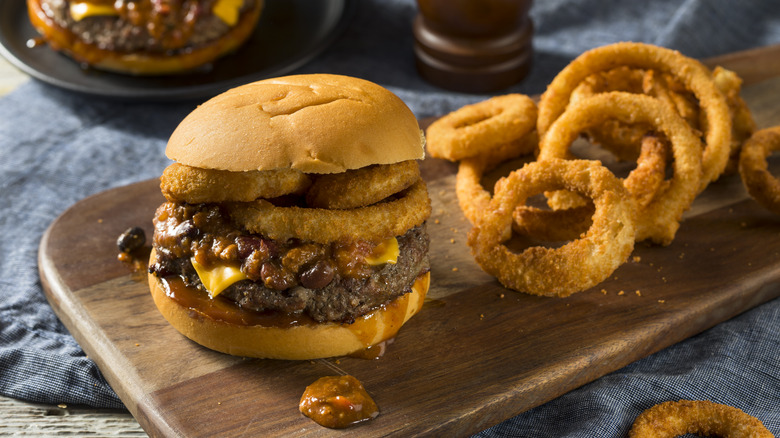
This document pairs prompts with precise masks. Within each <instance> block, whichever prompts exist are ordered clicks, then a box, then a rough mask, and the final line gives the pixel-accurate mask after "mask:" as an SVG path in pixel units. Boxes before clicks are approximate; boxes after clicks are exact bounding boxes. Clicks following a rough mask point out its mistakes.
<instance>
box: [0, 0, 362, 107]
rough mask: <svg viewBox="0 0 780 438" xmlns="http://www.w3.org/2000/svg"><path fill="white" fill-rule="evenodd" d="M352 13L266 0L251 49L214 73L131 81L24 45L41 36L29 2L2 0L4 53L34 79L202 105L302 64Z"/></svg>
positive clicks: (318, 3) (342, 4)
mask: <svg viewBox="0 0 780 438" xmlns="http://www.w3.org/2000/svg"><path fill="white" fill-rule="evenodd" d="M354 10H355V1H354V0H266V1H265V7H264V9H263V13H262V16H261V18H260V23H259V24H258V26H257V30H256V31H255V33H254V34H253V35H252V36H251V37H250V39H249V40H248V41H247V43H246V44H245V45H244V46H242V47H241V48H240V49H239V50H238V51H236V52H235V53H233V54H231V55H228V56H226V57H224V58H221V59H218V60H217V61H216V62H215V63H214V65H213V66H212V68H211V69H210V70H208V71H204V72H196V73H191V74H186V75H175V76H128V75H121V74H114V73H108V72H103V71H99V70H95V69H90V68H86V69H85V68H82V67H81V66H80V65H79V64H78V63H76V62H74V61H72V60H71V59H70V58H67V57H66V56H64V55H62V54H60V53H57V52H55V51H53V50H51V49H50V48H49V47H48V46H46V45H40V46H38V47H34V48H29V47H27V41H28V40H30V39H32V38H35V37H37V36H38V33H37V32H36V31H35V29H34V28H33V27H32V25H31V24H30V21H29V19H28V16H27V6H26V3H25V1H24V0H0V54H2V55H3V56H4V57H5V58H7V59H8V61H9V62H11V63H12V64H14V65H15V66H16V67H17V68H19V69H20V70H22V71H24V72H25V73H27V74H29V75H30V76H32V77H34V78H36V79H39V80H41V81H43V82H46V83H49V84H52V85H55V86H58V87H62V88H66V89H69V90H73V91H78V92H81V93H87V94H92V95H98V96H106V97H114V98H121V99H123V100H138V101H162V100H171V99H191V98H193V99H194V98H197V99H203V98H207V97H211V96H214V95H216V94H219V93H221V92H222V91H225V90H227V89H229V88H232V87H234V86H237V85H240V84H244V83H246V82H251V81H254V80H258V79H262V78H267V77H274V76H279V75H282V74H284V73H287V72H289V71H291V70H294V69H296V68H298V67H300V66H302V65H303V64H305V63H306V62H308V61H310V60H311V59H312V58H314V57H315V56H316V55H318V54H319V53H320V52H322V50H324V49H325V48H326V47H327V46H328V45H330V43H332V42H333V41H334V40H335V38H336V37H337V36H338V34H339V33H340V31H341V30H343V29H344V27H345V26H346V24H347V22H348V21H349V19H350V18H351V16H352V14H353V12H354Z"/></svg>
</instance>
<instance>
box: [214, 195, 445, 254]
mask: <svg viewBox="0 0 780 438" xmlns="http://www.w3.org/2000/svg"><path fill="white" fill-rule="evenodd" d="M226 207H227V210H228V213H229V214H230V216H231V217H232V219H233V220H234V221H236V223H238V224H239V225H240V226H242V227H244V228H245V229H246V230H247V231H249V232H250V233H255V234H261V235H263V236H265V237H268V238H269V239H274V240H287V239H293V238H298V239H301V240H308V241H312V242H317V243H331V242H336V241H339V240H347V241H350V240H369V241H379V240H384V239H387V238H390V237H394V236H400V235H402V234H404V233H405V232H406V231H407V230H409V229H410V228H413V227H415V226H417V225H420V224H422V223H423V222H424V221H425V220H426V219H427V218H428V216H430V214H431V202H430V199H428V191H427V189H426V187H425V182H423V180H422V179H418V180H417V182H416V183H414V184H413V185H412V186H411V187H409V188H408V189H406V190H405V191H403V192H402V193H400V194H399V197H398V199H395V200H390V201H386V202H381V203H379V204H374V205H371V206H368V207H360V208H356V209H351V210H328V209H324V208H306V207H277V206H275V205H273V204H272V203H270V202H268V201H266V200H262V199H259V200H256V201H254V202H242V203H228V204H226Z"/></svg>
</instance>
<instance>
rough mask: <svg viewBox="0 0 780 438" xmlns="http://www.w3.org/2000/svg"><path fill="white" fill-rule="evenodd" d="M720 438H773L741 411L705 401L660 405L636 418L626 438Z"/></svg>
mask: <svg viewBox="0 0 780 438" xmlns="http://www.w3.org/2000/svg"><path fill="white" fill-rule="evenodd" d="M689 433H690V434H696V435H703V436H718V437H723V438H773V437H774V435H772V433H771V432H770V431H769V430H768V429H767V428H766V427H765V426H764V425H763V424H762V423H761V421H760V420H759V419H758V418H756V417H754V416H752V415H749V414H747V413H745V412H744V411H742V410H741V409H738V408H735V407H733V406H728V405H724V404H719V403H713V402H711V401H708V400H680V401H676V402H675V401H669V402H664V403H659V404H657V405H655V406H653V407H651V408H649V409H647V410H645V411H644V412H642V413H641V414H639V416H638V417H636V420H634V424H633V426H631V430H630V431H629V432H628V436H629V438H650V437H652V438H673V437H677V436H681V435H686V434H689Z"/></svg>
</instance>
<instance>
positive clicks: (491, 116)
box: [426, 94, 537, 161]
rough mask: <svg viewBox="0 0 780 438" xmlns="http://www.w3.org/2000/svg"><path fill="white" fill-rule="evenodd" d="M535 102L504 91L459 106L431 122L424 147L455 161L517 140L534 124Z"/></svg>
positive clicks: (523, 96)
mask: <svg viewBox="0 0 780 438" xmlns="http://www.w3.org/2000/svg"><path fill="white" fill-rule="evenodd" d="M536 116H537V108H536V103H534V101H533V100H531V98H530V97H528V96H526V95H523V94H506V95H503V96H496V97H492V98H490V99H487V100H484V101H481V102H477V103H474V104H471V105H466V106H463V107H461V108H459V109H457V110H455V111H453V112H451V113H449V114H447V115H445V116H444V117H442V118H440V119H438V120H436V121H435V122H433V123H432V124H431V125H430V126H429V127H428V129H427V131H426V138H427V143H426V148H427V149H428V153H429V154H430V155H431V156H432V157H435V158H443V159H445V160H450V161H458V160H461V159H463V158H468V157H473V156H475V155H479V154H482V153H490V151H491V150H492V149H493V148H495V147H496V146H499V145H502V144H506V143H510V142H512V141H514V140H517V139H519V138H521V137H523V136H525V135H526V134H528V133H529V132H531V131H532V130H533V129H534V128H535V127H536Z"/></svg>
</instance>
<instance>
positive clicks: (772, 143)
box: [739, 126, 780, 214]
mask: <svg viewBox="0 0 780 438" xmlns="http://www.w3.org/2000/svg"><path fill="white" fill-rule="evenodd" d="M778 150H780V126H774V127H771V128H765V129H762V130H760V131H756V133H755V134H753V135H752V136H751V137H750V138H749V139H748V140H747V141H746V142H745V144H744V145H743V146H742V152H741V153H740V157H739V174H740V176H741V177H742V182H743V184H744V185H745V188H746V189H747V191H748V193H749V194H750V196H751V197H752V198H753V199H755V200H756V202H758V203H759V204H760V205H762V206H763V207H764V208H766V209H767V210H769V211H771V212H773V213H775V214H780V180H778V179H777V178H776V177H775V176H774V175H772V174H771V173H770V172H769V164H768V163H767V157H768V156H769V155H770V154H771V153H772V152H774V151H778Z"/></svg>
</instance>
